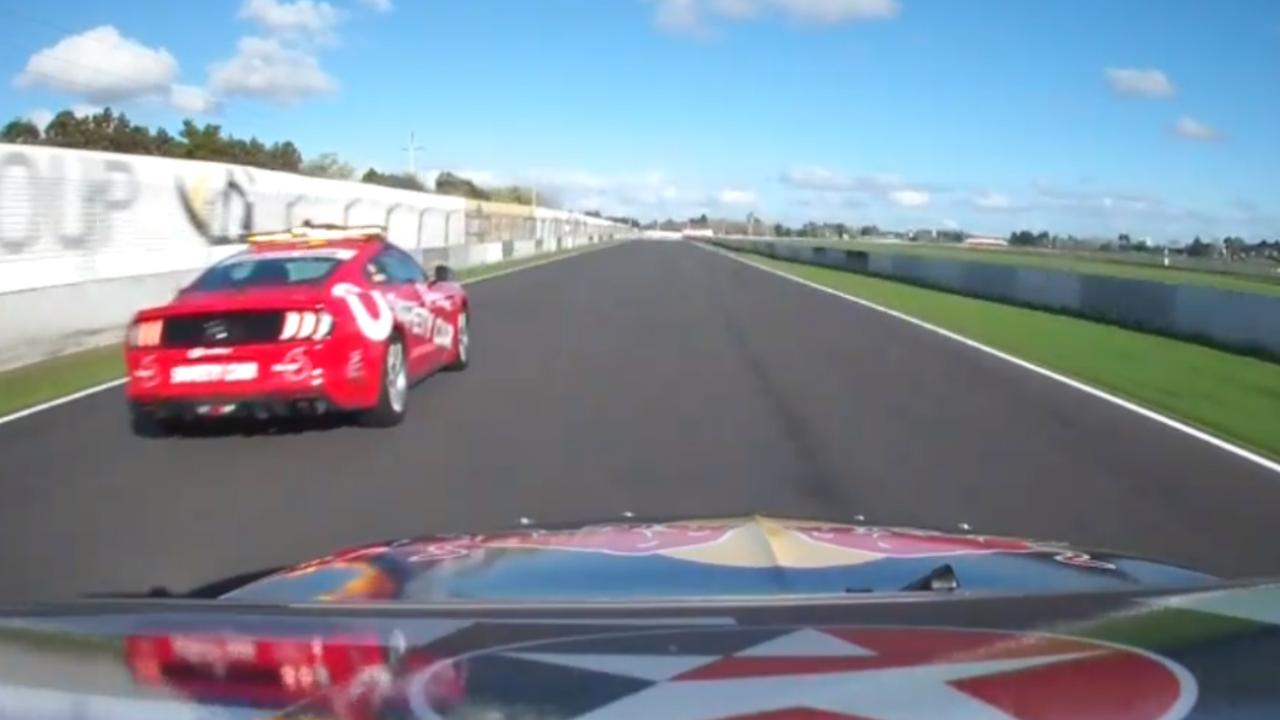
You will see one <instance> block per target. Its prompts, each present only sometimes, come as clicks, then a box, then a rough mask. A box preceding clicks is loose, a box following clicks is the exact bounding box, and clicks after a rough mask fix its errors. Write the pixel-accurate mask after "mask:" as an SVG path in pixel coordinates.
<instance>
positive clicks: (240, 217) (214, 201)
mask: <svg viewBox="0 0 1280 720" xmlns="http://www.w3.org/2000/svg"><path fill="white" fill-rule="evenodd" d="M245 179H246V180H247V181H249V182H252V180H253V178H252V177H251V176H250V175H248V173H246V174H245ZM174 184H175V186H176V188H177V191H178V201H179V203H181V205H182V211H183V212H184V213H185V214H186V216H187V220H188V221H189V222H190V223H191V227H192V228H193V229H195V231H196V232H197V233H199V234H200V236H201V237H203V238H204V240H205V242H207V243H209V244H210V245H232V244H235V243H239V242H243V240H242V239H241V238H242V237H243V236H244V235H245V234H246V233H248V232H250V231H252V230H253V227H254V226H253V197H252V196H251V195H250V194H249V191H248V190H247V189H246V188H245V185H244V184H243V183H241V182H240V180H239V179H237V178H236V176H235V174H234V173H233V172H232V171H230V170H228V171H227V176H226V180H225V181H224V182H223V183H222V187H221V188H210V187H209V183H207V182H206V178H204V177H200V178H197V179H196V180H195V181H194V182H193V183H191V184H190V185H188V184H187V181H186V180H185V179H184V178H182V177H181V176H179V177H177V178H176V179H175V180H174Z"/></svg>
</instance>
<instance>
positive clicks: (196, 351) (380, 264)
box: [126, 231, 466, 434]
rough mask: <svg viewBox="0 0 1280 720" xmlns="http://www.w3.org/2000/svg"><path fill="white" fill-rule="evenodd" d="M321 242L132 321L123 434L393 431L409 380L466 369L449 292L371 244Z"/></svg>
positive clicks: (193, 288)
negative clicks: (344, 419) (236, 424)
mask: <svg viewBox="0 0 1280 720" xmlns="http://www.w3.org/2000/svg"><path fill="white" fill-rule="evenodd" d="M332 232H336V235H335V237H338V238H339V239H338V240H335V241H326V242H319V241H317V240H315V239H314V238H315V236H316V232H309V233H298V235H297V236H295V235H294V234H292V233H290V234H284V236H283V237H282V238H281V239H280V240H278V241H275V242H272V243H258V244H256V245H255V246H254V247H253V248H251V249H250V250H248V251H246V252H244V253H241V254H239V255H235V256H233V257H231V258H229V259H227V260H225V261H223V262H221V263H219V264H217V265H215V266H213V267H212V268H210V269H209V270H208V271H206V272H205V273H204V274H202V275H201V276H200V277H199V278H197V279H196V280H195V282H193V283H192V284H191V285H190V286H188V287H187V288H185V289H184V290H183V291H182V292H181V293H179V295H178V297H177V298H175V299H174V301H173V302H171V303H169V304H168V305H165V306H162V307H157V308H151V309H147V310H143V311H142V312H139V313H138V314H137V315H136V317H135V318H134V321H133V323H132V324H131V325H130V327H129V331H128V338H127V348H126V360H127V365H128V382H127V386H126V394H127V396H128V399H129V406H130V411H131V414H132V418H133V423H134V428H135V430H136V431H138V432H139V433H141V434H163V433H166V432H168V431H171V430H173V429H176V427H178V426H179V425H180V424H181V423H184V422H190V421H193V420H197V419H200V418H217V417H225V416H250V417H256V418H261V419H265V418H269V417H279V416H294V415H315V414H321V413H327V412H331V411H350V412H360V413H364V416H365V417H369V418H371V419H372V420H373V422H371V423H370V424H374V425H391V424H396V423H397V422H398V421H399V420H400V418H401V417H403V414H404V409H405V403H406V393H407V390H408V386H409V384H410V383H411V382H412V381H413V380H415V379H418V378H421V377H423V376H425V375H426V374H428V373H429V372H431V371H433V370H435V369H438V368H440V367H445V366H450V365H454V366H457V365H462V364H465V359H466V337H465V335H466V325H465V322H466V321H465V308H466V299H465V295H463V294H462V291H461V288H460V287H459V286H457V285H456V284H455V283H452V282H448V281H447V279H446V280H442V281H437V282H428V281H427V280H426V277H425V275H422V276H421V278H418V277H416V276H415V275H414V273H415V271H416V272H417V273H418V274H421V269H420V268H418V267H417V265H416V262H414V261H413V260H412V259H411V258H410V257H409V256H408V255H407V254H405V253H404V252H403V251H401V250H399V249H398V248H394V247H393V246H390V245H389V244H387V243H385V242H384V241H383V239H382V238H381V236H380V235H377V236H374V237H372V238H365V237H358V236H357V237H355V238H354V239H350V238H349V237H348V236H349V235H351V234H352V233H353V232H354V231H332ZM392 260H394V262H392Z"/></svg>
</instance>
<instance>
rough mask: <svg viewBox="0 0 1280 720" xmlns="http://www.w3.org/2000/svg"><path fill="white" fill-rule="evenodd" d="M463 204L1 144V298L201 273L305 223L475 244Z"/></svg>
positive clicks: (414, 243)
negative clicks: (256, 236)
mask: <svg viewBox="0 0 1280 720" xmlns="http://www.w3.org/2000/svg"><path fill="white" fill-rule="evenodd" d="M465 208H466V201H465V200H463V199H461V198H455V197H449V196H444V195H434V194H431V193H420V192H412V191H407V190H395V189H392V188H384V187H379V186H375V185H369V184H366V183H359V182H344V181H337V180H323V179H319V178H311V177H305V176H301V175H295V174H292V173H283V172H274V171H270V170H258V169H254V168H247V167H243V166H238V165H227V164H223V163H213V162H202V161H195V160H173V159H169V158H160V157H151V156H140V155H123V154H118V153H105V152H92V151H85V150H64V149H60V148H48V147H36V146H29V145H11V144H0V294H3V293H9V292H17V291H21V290H31V289H34V288H41V287H50V286H57V285H67V284H73V283H81V282H89V281H96V280H108V279H117V278H125V277H132V276H137V275H151V274H158V273H170V272H175V271H182V270H194V269H198V268H202V267H205V266H207V265H209V264H210V263H212V262H214V261H216V260H218V259H220V258H222V257H225V256H226V255H227V254H229V253H231V252H234V251H235V250H237V249H239V246H237V245H236V244H235V242H236V239H237V238H238V237H239V236H240V235H241V234H242V233H244V232H248V231H260V230H271V229H280V228H284V227H289V226H291V225H296V224H298V223H300V222H302V221H303V220H311V221H313V222H332V223H347V224H365V223H368V224H378V225H386V226H387V228H388V234H389V236H390V238H391V240H392V241H393V242H395V243H396V244H398V245H401V246H403V247H406V248H431V247H442V246H445V245H453V244H459V243H462V242H464V240H465V225H466V222H465V219H464V212H465Z"/></svg>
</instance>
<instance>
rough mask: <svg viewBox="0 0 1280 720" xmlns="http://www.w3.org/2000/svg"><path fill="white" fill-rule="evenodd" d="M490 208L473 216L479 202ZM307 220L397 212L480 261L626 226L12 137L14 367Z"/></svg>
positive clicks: (9, 204)
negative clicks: (258, 238) (254, 238)
mask: <svg viewBox="0 0 1280 720" xmlns="http://www.w3.org/2000/svg"><path fill="white" fill-rule="evenodd" d="M469 207H470V208H471V211H472V212H474V213H477V214H482V215H483V219H482V220H480V221H477V222H468V208H469ZM304 220H310V221H312V222H318V223H341V224H349V225H360V224H370V225H384V226H386V227H387V234H388V237H389V239H390V240H391V242H393V243H395V244H397V245H399V246H401V247H403V248H405V249H406V250H408V251H410V252H411V253H413V254H415V255H417V256H418V257H420V258H422V259H423V261H424V263H425V264H426V265H428V266H430V265H433V264H435V263H438V262H445V263H447V264H449V265H453V266H456V267H467V266H471V265H480V264H486V263H491V262H499V261H502V260H504V259H511V258H517V257H526V256H528V255H532V254H535V253H538V252H547V251H552V250H557V249H567V248H571V247H578V246H580V245H584V244H587V243H589V242H599V241H601V240H605V239H611V238H614V237H619V236H621V235H622V234H623V232H624V231H625V230H626V228H623V227H621V226H617V225H614V224H613V223H609V222H607V221H605V220H601V219H599V218H594V217H588V216H584V215H579V214H575V213H570V212H565V211H562V210H551V209H546V208H529V207H521V206H504V205H501V204H495V203H470V204H469V203H468V201H466V200H465V199H462V198H457V197H450V196H445V195H436V194H433V193H422V192H413V191H408V190H396V189H394V188H386V187H381V186H377V185H370V184H367V183H359V182H346V181H338V180H324V179H320V178H312V177H306V176H302V175H295V174H292V173H283V172H274V171H270V170H259V169H255V168H248V167H243V166H238V165H227V164H224V163H214V162H202V161H192V160H174V159H170V158H160V157H151V156H140V155H123V154H118V153H104V152H93V151H84V150H66V149H61V148H50V147H37V146H30V145H10V144H2V143H0V369H2V368H6V367H12V366H14V365H18V364H22V363H26V362H30V361H33V360H37V359H40V358H43V357H48V356H51V355H55V354H59V353H62V352H66V351H69V350H75V349H79V348H82V347H87V346H91V345H95V344H100V343H102V342H103V341H104V339H110V340H114V339H115V336H116V335H118V334H119V333H120V330H121V328H122V327H123V325H124V324H125V323H126V322H127V321H128V319H129V318H130V317H131V316H132V314H133V313H134V312H135V311H137V310H138V309H139V308H142V307H146V306H149V305H155V304H159V303H163V302H166V301H167V300H168V299H169V298H171V297H172V296H173V294H174V293H175V292H176V291H177V290H178V289H179V288H180V287H182V286H183V285H184V284H186V283H187V282H189V281H190V279H191V278H192V277H193V276H194V275H195V273H196V272H198V271H199V270H201V269H203V268H205V267H208V266H209V265H210V264H212V263H214V262H216V261H218V260H220V259H222V258H224V257H226V256H228V255H230V254H232V253H235V252H238V251H240V250H241V249H243V247H244V246H243V245H241V244H238V240H239V238H240V237H241V236H242V235H243V234H244V233H246V232H254V231H263V230H274V229H281V228H286V227H290V226H293V225H297V224H300V223H301V222H303V221H304Z"/></svg>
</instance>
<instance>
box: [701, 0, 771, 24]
mask: <svg viewBox="0 0 1280 720" xmlns="http://www.w3.org/2000/svg"><path fill="white" fill-rule="evenodd" d="M711 10H712V11H713V12H715V14H717V15H721V16H724V17H727V18H733V19H734V20H746V19H748V18H753V17H755V16H756V15H757V14H759V13H760V3H759V0H711Z"/></svg>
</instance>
